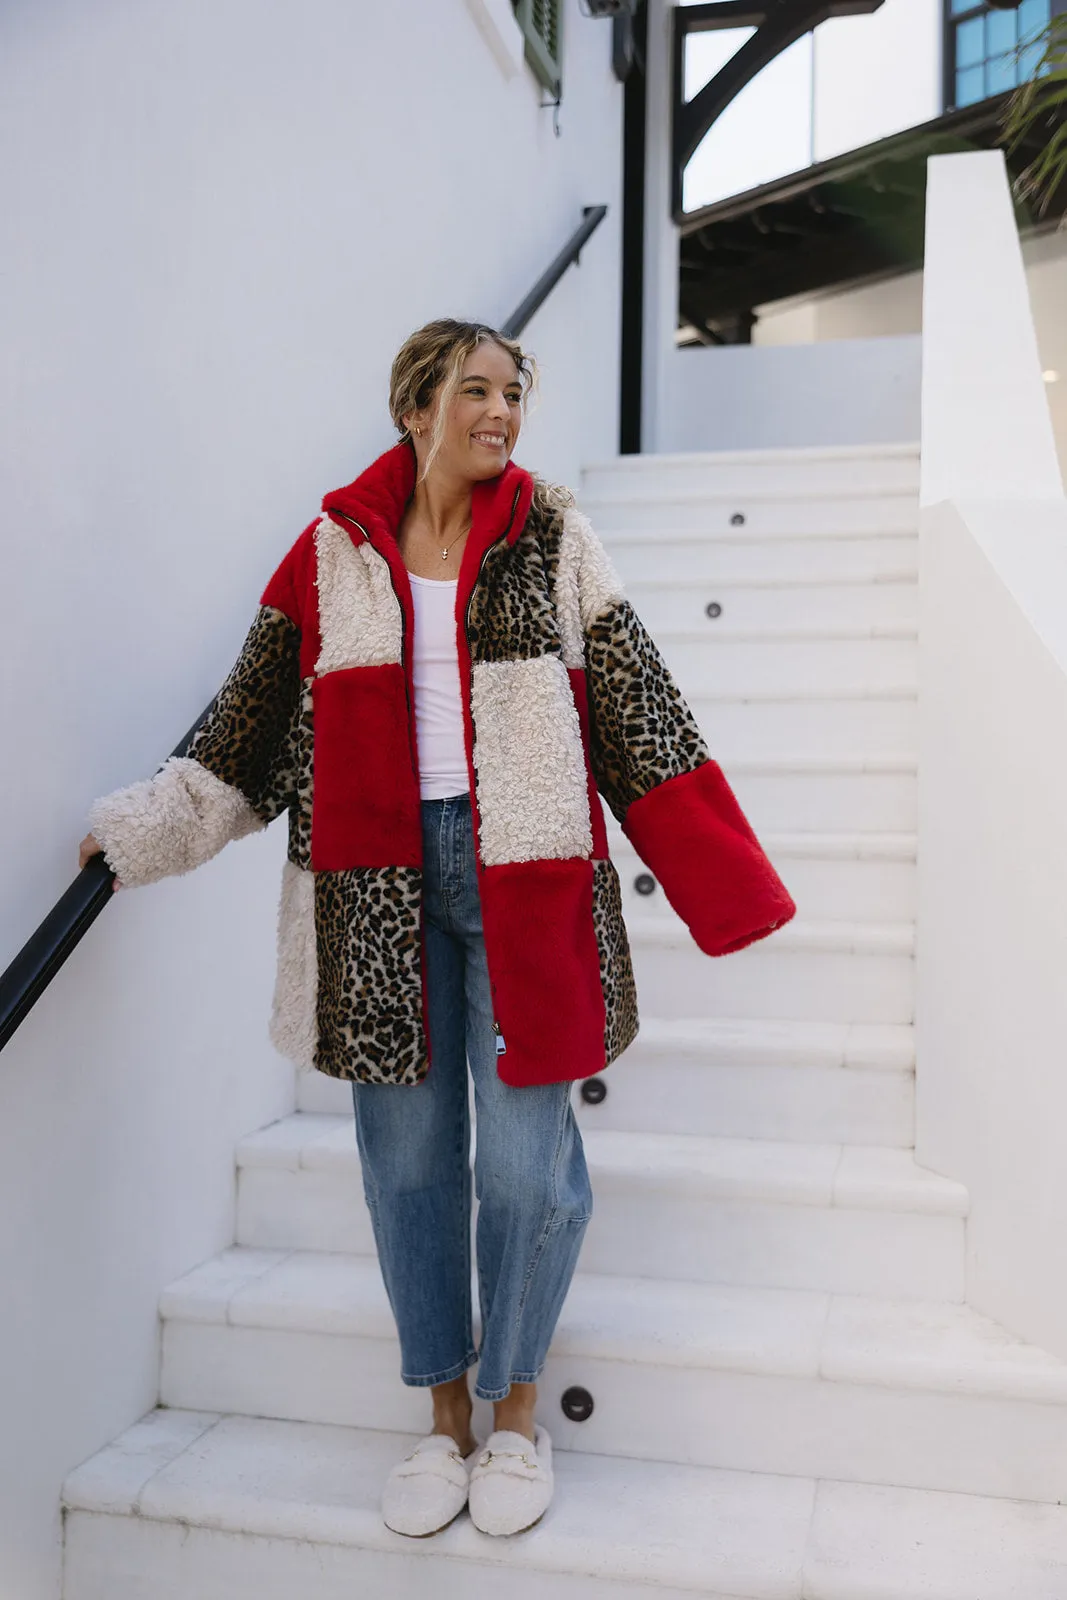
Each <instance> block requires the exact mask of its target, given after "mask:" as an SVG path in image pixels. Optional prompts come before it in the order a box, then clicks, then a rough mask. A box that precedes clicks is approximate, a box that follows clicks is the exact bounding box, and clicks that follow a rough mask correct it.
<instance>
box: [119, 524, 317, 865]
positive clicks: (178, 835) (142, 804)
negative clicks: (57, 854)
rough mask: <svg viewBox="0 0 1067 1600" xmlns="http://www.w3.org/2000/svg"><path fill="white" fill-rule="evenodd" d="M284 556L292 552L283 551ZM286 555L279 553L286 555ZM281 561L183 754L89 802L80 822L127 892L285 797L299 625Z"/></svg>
mask: <svg viewBox="0 0 1067 1600" xmlns="http://www.w3.org/2000/svg"><path fill="white" fill-rule="evenodd" d="M290 555H292V552H290ZM288 559H289V558H287V560H288ZM285 580H286V571H285V563H283V565H282V567H280V568H279V569H278V572H277V573H275V575H274V578H273V579H272V580H271V584H270V585H268V589H267V592H266V594H265V595H264V597H263V602H262V603H261V604H260V606H259V609H258V610H257V612H256V615H255V618H254V619H253V622H252V626H251V627H250V629H249V630H248V634H247V637H246V638H245V641H244V644H243V645H242V647H241V651H240V654H239V656H238V658H237V660H236V662H235V663H234V666H233V668H232V670H231V671H230V673H229V675H228V676H227V678H226V681H225V682H224V683H223V685H222V688H221V689H220V690H219V693H218V695H217V697H216V699H215V701H214V703H213V705H212V708H211V711H210V713H209V714H208V717H207V719H206V720H205V722H204V723H203V724H202V726H201V727H200V728H199V729H198V730H197V733H196V735H195V737H194V739H193V740H192V743H191V744H190V746H189V750H188V752H187V754H186V755H184V756H178V757H174V756H172V757H171V758H170V759H169V760H168V761H166V762H165V763H164V764H163V766H162V767H161V768H160V770H159V772H157V773H156V775H155V777H153V778H146V779H144V780H142V781H141V782H139V783H134V784H131V785H130V786H129V787H128V788H125V789H118V790H116V791H115V792H114V793H112V794H108V795H104V796H103V797H102V798H100V799H99V800H96V801H95V802H94V803H93V805H92V806H91V808H90V811H89V826H90V828H91V829H92V832H93V833H94V834H95V835H96V838H97V839H98V840H99V842H100V844H101V846H102V847H103V851H104V856H105V858H106V860H107V863H108V865H109V866H110V867H111V868H112V869H113V871H114V872H115V873H116V874H117V875H118V878H119V880H120V882H122V883H123V884H124V885H127V886H129V887H130V888H134V887H138V886H140V885H143V884H148V883H155V882H156V881H158V880H159V879H160V878H166V877H169V876H171V875H173V874H176V873H183V872H191V871H192V870H193V868H194V867H198V866H201V865H202V864H203V863H204V862H205V861H209V860H210V859H211V857H212V856H215V855H217V854H218V852H219V851H220V850H221V849H222V848H223V846H224V845H227V844H229V843H230V841H231V840H232V839H240V838H243V837H244V835H245V834H248V833H253V832H256V831H257V830H260V829H263V828H265V827H266V826H267V824H268V823H269V822H271V821H273V819H274V818H275V817H277V816H278V815H279V814H280V813H281V812H282V811H284V810H286V809H287V808H288V807H289V806H290V804H291V803H292V801H293V798H294V793H295V789H296V784H297V751H298V741H299V736H300V718H301V698H302V697H301V679H300V628H299V625H298V622H297V621H296V620H294V616H293V615H292V614H291V613H292V612H294V611H295V607H294V606H292V605H287V607H286V608H285V609H283V607H282V606H281V605H279V604H268V603H267V601H268V600H269V599H275V598H285V597H287V596H290V595H291V594H292V592H293V586H292V584H291V583H287V582H286V581H285Z"/></svg>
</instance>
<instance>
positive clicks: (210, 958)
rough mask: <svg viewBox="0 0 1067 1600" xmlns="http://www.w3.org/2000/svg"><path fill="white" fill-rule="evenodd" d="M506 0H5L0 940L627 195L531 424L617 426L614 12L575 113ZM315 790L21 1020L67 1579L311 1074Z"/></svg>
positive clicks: (51, 1497)
mask: <svg viewBox="0 0 1067 1600" xmlns="http://www.w3.org/2000/svg"><path fill="white" fill-rule="evenodd" d="M476 10H477V3H476V0H469V3H464V0H410V3H409V4H407V5H405V6H402V7H400V6H379V5H375V6H369V5H353V4H351V3H348V0H306V3H305V4H304V5H302V6H300V7H299V8H296V7H293V6H291V5H289V4H283V3H282V0H183V4H181V5H173V4H171V3H169V0H136V3H135V0H94V4H93V5H91V6H86V5H84V4H82V3H80V0H37V3H36V4H34V5H32V6H30V5H24V6H6V7H3V8H2V10H0V149H2V150H3V151H4V153H5V155H4V158H3V161H2V164H0V219H2V221H0V227H2V228H3V230H4V240H3V252H4V259H5V266H4V294H3V297H2V299H0V339H2V341H3V345H4V347H5V351H6V354H7V357H8V360H7V363H6V366H5V371H6V372H7V373H8V374H9V376H8V377H7V378H6V380H5V383H4V390H3V430H4V435H5V444H6V450H5V453H4V457H5V458H4V462H3V465H2V467H0V504H2V505H3V507H4V511H5V515H6V519H7V530H8V532H7V560H8V587H7V594H8V607H7V616H6V622H5V627H4V629H3V632H2V634H0V662H2V671H0V716H2V718H3V727H4V731H5V737H6V744H7V749H8V752H9V758H8V766H7V768H6V772H7V774H8V781H7V782H6V783H5V784H4V785H3V789H2V793H0V808H2V810H0V817H2V837H3V838H4V839H5V840H6V841H7V848H6V850H5V851H4V859H3V885H4V890H3V896H2V899H0V963H6V961H7V960H8V959H10V957H11V956H12V955H13V954H14V953H15V951H16V949H17V948H18V946H19V945H20V943H21V942H22V940H23V938H25V937H26V936H27V935H28V934H29V932H30V931H31V929H32V928H33V927H34V926H35V924H36V922H37V921H38V919H39V918H40V916H41V915H42V914H43V913H44V912H45V911H46V910H47V909H48V907H49V906H50V905H51V904H52V902H53V901H54V899H55V898H56V896H57V895H58V894H59V893H60V892H61V891H62V889H63V888H64V887H65V886H66V884H67V883H68V882H69V881H70V879H71V877H72V875H73V872H74V869H75V858H76V847H77V842H78V840H79V838H80V837H81V835H82V833H83V832H84V831H85V820H84V819H85V812H86V807H87V805H88V802H89V801H90V799H91V798H92V797H93V796H94V795H95V794H97V793H100V792H102V791H103V790H105V789H107V788H109V787H111V786H113V785H115V784H119V783H125V782H128V781H130V780H132V779H134V778H136V777H139V776H141V775H144V774H147V773H149V772H151V771H152V770H153V769H154V768H155V766H156V765H157V764H158V762H159V761H160V760H161V759H162V758H163V756H164V755H165V754H166V753H167V751H168V750H169V749H170V748H171V746H172V744H173V743H174V742H175V741H176V740H177V739H178V737H179V736H180V735H181V734H182V733H183V732H184V731H185V729H186V728H187V726H188V725H189V723H190V722H191V720H192V719H193V717H194V716H195V715H196V714H197V713H198V712H199V710H200V709H201V708H202V706H203V705H204V703H205V702H206V700H207V699H208V697H209V696H210V694H211V693H212V692H213V691H214V689H215V688H216V687H217V685H218V682H219V680H220V678H221V676H222V674H223V673H224V672H225V670H226V668H227V667H228V665H229V663H230V662H231V660H232V658H233V655H234V653H235V651H236V649H237V647H238V645H239V643H240V640H241V638H242V636H243V633H244V630H245V627H246V626H247V623H248V621H249V620H250V618H251V615H252V612H253V609H254V607H255V604H256V600H257V598H258V595H259V592H260V590H261V588H262V586H263V583H264V582H265V580H266V578H267V577H268V575H269V574H270V572H271V570H272V569H273V567H274V565H275V563H276V561H277V560H278V558H279V557H280V556H281V554H282V553H283V551H284V550H285V548H286V547H287V545H288V544H289V543H290V542H291V540H292V539H293V538H294V537H295V535H296V534H297V533H298V532H299V530H300V529H301V528H302V527H303V526H304V524H305V523H306V522H307V521H308V520H309V519H310V518H311V517H312V516H313V515H314V513H315V511H316V510H317V508H318V504H319V501H320V498H321V495H322V493H323V491H324V490H325V489H328V488H330V487H333V486H335V485H336V484H338V483H340V482H343V481H346V480H347V479H349V478H351V477H352V476H354V475H355V474H356V472H358V471H359V470H360V469H361V468H362V467H363V466H364V465H365V464H366V463H367V462H368V461H369V460H370V459H371V457H372V455H374V454H376V453H377V452H378V451H379V450H381V449H383V448H385V447H386V446H387V445H388V444H389V443H390V442H391V439H392V437H393V435H392V434H391V430H390V425H389V421H388V415H387V411H386V395H387V385H388V373H389V365H390V362H391V360H392V357H393V354H394V353H395V350H396V348H397V347H398V345H399V344H400V342H401V341H402V339H403V338H404V337H405V336H406V335H407V334H408V332H410V331H411V329H412V328H414V327H416V326H418V324H419V323H421V322H423V321H425V320H427V319H428V318H430V317H433V316H438V315H441V314H454V315H461V316H474V317H479V318H484V319H487V320H490V321H492V320H493V319H499V318H503V317H504V316H506V315H507V314H508V313H509V312H510V311H511V309H512V308H513V306H514V305H515V304H516V303H517V302H518V300H519V299H520V298H521V297H522V296H523V294H525V292H526V291H527V290H528V288H529V287H530V286H531V284H532V282H533V281H534V279H535V278H536V277H537V276H538V275H539V274H540V272H541V271H542V270H543V268H544V267H545V266H546V265H547V263H548V261H549V260H550V258H551V257H552V256H553V255H554V254H555V252H556V251H557V249H558V248H559V247H560V245H561V244H562V242H563V240H564V239H565V237H566V235H567V234H568V233H569V232H570V231H571V229H572V228H573V227H574V226H575V225H576V224H577V222H578V220H579V217H580V211H581V207H582V205H583V204H585V203H596V202H601V201H606V202H607V203H608V204H609V206H610V207H611V208H612V209H611V212H610V214H609V217H608V218H607V219H606V220H605V222H604V223H603V224H602V225H601V228H600V229H599V231H598V232H597V234H596V235H595V236H594V238H593V239H592V241H591V242H590V243H589V244H588V245H587V247H586V249H585V252H584V254H583V259H582V264H581V267H580V269H578V270H577V271H572V272H571V274H570V275H569V277H568V280H567V281H566V283H565V285H564V286H563V287H562V288H561V289H560V290H559V291H558V294H557V296H556V297H555V298H554V300H553V301H552V302H551V303H550V305H549V306H548V307H546V308H545V309H544V311H542V312H541V313H540V314H539V315H538V317H537V318H536V320H535V322H534V323H533V324H532V325H531V327H530V329H529V330H528V334H527V336H526V338H527V343H528V344H529V346H530V347H531V348H532V349H533V350H534V352H535V353H536V354H538V355H539V356H540V357H541V358H542V359H543V362H544V374H543V395H542V402H541V408H540V411H539V413H538V415H537V417H536V419H535V420H534V421H533V422H532V423H531V425H530V427H529V431H528V434H526V435H524V437H523V438H522V439H521V440H520V442H519V447H518V449H517V451H516V459H517V460H519V461H520V462H522V463H523V464H524V465H527V466H535V467H538V468H539V469H541V470H543V471H545V472H547V473H549V474H551V475H554V476H555V477H557V478H561V479H563V480H565V481H566V480H571V481H575V480H576V479H577V475H578V469H579V464H580V462H581V461H582V460H583V459H587V458H589V457H603V456H604V455H605V454H611V453H613V451H614V450H615V448H616V427H617V420H616V419H617V344H618V277H619V269H618V242H617V241H618V229H619V222H620V207H619V190H620V174H619V152H620V121H621V91H620V86H619V85H618V84H617V83H616V82H615V80H614V78H613V77H612V75H611V71H610V28H609V27H608V26H607V25H606V24H605V23H603V22H594V21H591V20H589V19H587V18H585V17H583V16H582V15H581V14H580V10H579V6H578V0H570V3H569V4H568V9H567V15H566V37H567V45H566V62H565V79H566V81H565V90H564V100H563V104H562V106H561V108H560V123H561V128H562V136H561V137H559V138H557V137H556V136H555V134H554V132H553V126H552V113H551V111H547V110H542V109H541V108H540V106H539V100H540V99H541V91H540V88H539V85H538V84H537V83H536V82H535V80H534V79H533V77H532V75H531V74H530V73H529V71H528V69H526V68H524V67H520V69H519V70H518V71H516V72H514V73H513V75H511V76H508V75H507V71H506V70H505V67H506V61H507V52H504V53H503V60H504V63H505V66H502V65H501V64H500V61H498V59H497V57H496V56H495V55H494V53H493V51H492V50H491V48H490V46H489V44H488V43H487V39H486V36H485V34H484V33H483V32H480V31H479V27H478V26H477V25H476V17H475V12H476ZM495 10H496V13H497V15H498V16H499V17H500V18H501V20H502V22H503V23H505V24H506V23H508V22H509V16H508V12H507V10H506V9H504V10H502V9H501V8H500V6H499V5H498V6H496V7H495ZM483 22H484V19H483ZM282 826H283V824H279V825H278V826H277V827H276V828H275V829H273V830H271V832H270V833H269V834H268V835H266V836H265V837H262V838H257V839H255V840H252V841H246V842H244V843H242V844H240V845H238V846H235V847H233V848H232V849H231V850H230V851H227V852H225V853H224V855H223V856H222V857H221V858H219V860H217V861H216V862H214V863H212V864H211V865H209V866H208V867H206V868H204V869H203V871H202V872H200V873H198V874H196V875H195V876H194V877H193V878H190V879H185V880H180V881H176V882H171V883H168V884H165V885H161V886H159V887H157V888H155V889H153V890H151V891H149V892H143V891H142V892H139V893H138V892H131V893H129V894H126V895H120V896H119V897H118V899H117V902H116V904H115V905H113V906H112V907H110V908H109V910H108V911H107V913H106V914H105V916H104V918H103V919H102V920H101V921H100V922H99V923H98V924H97V925H96V927H95V928H94V929H93V930H92V931H91V933H90V935H89V937H88V939H87V940H86V941H85V943H84V944H83V945H82V946H81V947H80V949H79V950H78V952H77V953H76V955H75V957H74V959H73V960H72V961H71V962H70V964H69V965H68V967H67V968H66V969H65V971H64V972H63V974H62V975H61V977H60V978H59V979H58V980H57V982H56V984H55V985H54V987H53V989H52V990H51V992H50V993H49V994H48V996H47V997H46V998H45V999H44V1000H43V1002H42V1003H41V1004H40V1005H39V1007H38V1008H37V1011H36V1012H35V1013H34V1015H33V1016H32V1017H31V1019H30V1020H29V1022H28V1023H27V1024H26V1025H25V1026H24V1027H23V1029H22V1030H21V1031H20V1033H19V1034H18V1035H17V1036H16V1038H15V1039H14V1040H13V1041H12V1043H11V1044H10V1045H9V1046H8V1048H7V1049H6V1050H5V1051H4V1054H3V1058H2V1060H0V1219H2V1220H0V1272H2V1275H3V1281H4V1285H5V1290H6V1295H5V1307H6V1311H7V1314H6V1315H5V1316H4V1317H3V1319H0V1417H2V1418H3V1436H4V1449H3V1451H2V1452H0V1589H2V1590H3V1593H4V1595H5V1596H7V1595H11V1596H12V1597H15V1596H19V1597H22V1596H25V1597H27V1600H28V1597H30V1596H32V1597H33V1600H49V1597H52V1596H55V1595H56V1594H57V1592H58V1589H57V1585H58V1544H57V1535H58V1518H57V1497H58V1492H59V1486H60V1482H61V1480H62V1477H63V1475H64V1473H65V1472H66V1471H67V1470H68V1469H69V1468H70V1467H71V1466H72V1465H73V1464H74V1463H75V1462H77V1461H79V1460H81V1459H83V1458H84V1457H85V1456H87V1455H88V1454H90V1453H91V1452H92V1451H94V1450H95V1449H97V1448H98V1447H99V1446H100V1445H101V1444H102V1443H103V1442H104V1441H105V1440H107V1439H108V1438H110V1437H111V1436H112V1435H114V1434H115V1433H117V1432H118V1431H120V1429H121V1428H123V1427H124V1426H126V1425H127V1424H128V1423H129V1422H130V1421H131V1420H133V1419H134V1418H135V1417H136V1416H138V1415H139V1414H140V1413H141V1412H143V1411H144V1410H145V1409H146V1408H147V1407H148V1406H150V1405H151V1404H152V1403H153V1401H154V1398H155V1394H156V1350H155V1339H156V1302H157V1297H158V1294H159V1290H160V1288H161V1286H162V1285H163V1284H165V1283H166V1282H167V1281H168V1280H169V1279H171V1278H173V1277H174V1276H176V1275H177V1274H179V1273H181V1272H182V1271H184V1270H186V1269H187V1268H188V1267H190V1266H191V1265H193V1264H194V1263H196V1262H197V1261H199V1260H202V1259H204V1258H205V1257H207V1256H208V1255H210V1254H211V1253H213V1252H214V1251H216V1250H217V1249H219V1248H220V1247H221V1246H223V1245H225V1244H226V1242H227V1241H228V1240H229V1239H230V1238H231V1237H232V1203H233V1164H232V1147H233V1142H234V1139H235V1137H237V1136H238V1135H239V1134H240V1133H242V1132H244V1131H246V1130H247V1129H249V1128H251V1127H254V1126H257V1125H260V1124H262V1123H263V1122H265V1121H268V1120H270V1119H271V1118H273V1117H275V1116H277V1115H279V1114H281V1113H282V1112H284V1110H285V1109H286V1108H287V1107H288V1106H289V1105H291V1103H292V1094H293V1082H292V1073H291V1071H290V1069H288V1068H287V1067H286V1066H285V1064H284V1063H283V1062H281V1061H280V1059H279V1058H276V1057H275V1056H274V1055H273V1052H272V1051H271V1049H270V1047H269V1045H268V1043H267V1040H266V1017H267V1010H268V1004H269V996H270V984H271V979H272V959H273V949H272V946H273V930H274V917H275V902H276V892H277V877H278V872H279V868H280V861H281V856H282V852H283V850H284V839H283V838H282V837H281V832H280V829H281V827H282Z"/></svg>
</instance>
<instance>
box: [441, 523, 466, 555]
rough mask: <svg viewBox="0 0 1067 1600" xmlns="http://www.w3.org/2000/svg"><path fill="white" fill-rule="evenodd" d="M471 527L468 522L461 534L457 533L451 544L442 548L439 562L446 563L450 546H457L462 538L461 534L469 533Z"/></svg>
mask: <svg viewBox="0 0 1067 1600" xmlns="http://www.w3.org/2000/svg"><path fill="white" fill-rule="evenodd" d="M471 526H472V525H471V523H469V522H468V524H467V526H466V527H465V528H464V529H463V533H457V534H456V537H455V538H454V539H453V540H452V544H446V545H445V546H444V548H443V549H442V551H441V560H442V561H447V560H448V552H449V551H450V550H451V548H452V545H453V544H458V543H459V541H460V540H461V539H462V538H463V534H464V533H470V531H471Z"/></svg>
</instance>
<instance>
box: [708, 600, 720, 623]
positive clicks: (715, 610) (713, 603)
mask: <svg viewBox="0 0 1067 1600" xmlns="http://www.w3.org/2000/svg"><path fill="white" fill-rule="evenodd" d="M704 615H705V616H706V617H710V618H711V619H712V621H713V622H714V620H715V618H716V617H721V616H722V606H721V605H720V604H719V602H718V601H717V600H709V601H708V603H707V605H706V606H705V607H704Z"/></svg>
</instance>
